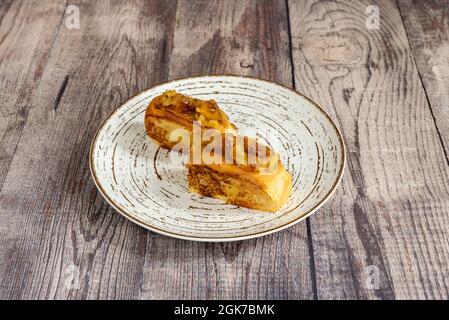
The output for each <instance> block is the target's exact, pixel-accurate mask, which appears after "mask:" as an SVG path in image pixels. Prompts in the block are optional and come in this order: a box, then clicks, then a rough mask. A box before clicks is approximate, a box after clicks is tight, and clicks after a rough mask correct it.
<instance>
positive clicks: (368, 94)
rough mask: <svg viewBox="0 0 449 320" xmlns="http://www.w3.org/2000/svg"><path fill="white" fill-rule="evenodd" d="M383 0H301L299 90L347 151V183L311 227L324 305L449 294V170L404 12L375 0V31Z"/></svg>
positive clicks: (294, 15) (295, 33) (293, 10)
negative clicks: (374, 281)
mask: <svg viewBox="0 0 449 320" xmlns="http://www.w3.org/2000/svg"><path fill="white" fill-rule="evenodd" d="M404 2H405V1H404ZM372 3H373V1H357V2H355V1H349V0H345V1H339V2H327V1H315V0H309V1H305V2H302V1H301V2H299V1H294V0H290V1H289V12H290V20H291V33H292V44H293V57H294V69H295V79H296V86H297V89H298V90H299V91H302V92H304V93H305V94H307V95H309V96H311V97H312V98H314V99H315V100H317V101H319V102H320V103H321V104H322V105H323V107H324V108H325V109H326V110H327V111H328V112H329V113H330V114H331V115H332V117H333V118H334V119H336V120H337V122H338V125H339V127H340V128H341V130H342V133H343V135H344V138H345V141H346V144H347V156H348V160H347V170H346V173H345V175H344V178H343V182H342V186H341V187H340V188H339V189H338V191H337V193H336V194H335V196H334V197H333V198H332V200H331V201H330V202H329V203H328V204H327V205H326V206H325V208H324V209H322V210H320V212H318V213H317V214H316V215H314V216H312V217H311V220H310V224H311V232H312V237H313V249H314V250H313V252H314V261H315V266H316V276H317V288H318V292H317V294H318V298H320V299H325V298H349V299H354V298H373V299H375V298H384V299H393V298H397V299H402V298H413V299H416V298H429V299H430V298H437V299H447V298H448V297H449V278H448V277H447V275H448V262H449V243H448V241H447V239H448V228H447V225H448V222H449V179H448V177H449V170H448V165H447V162H446V160H445V156H444V152H443V148H442V146H441V143H440V139H439V137H438V134H437V131H436V129H435V124H434V121H433V118H432V114H431V113H430V110H429V105H428V103H427V100H426V96H425V93H424V90H423V87H422V85H421V82H420V78H419V75H418V71H417V69H416V66H415V63H414V59H413V55H412V52H411V50H410V48H409V44H408V41H407V36H406V32H405V30H404V27H403V24H402V20H401V16H400V13H399V10H398V8H397V6H396V4H395V2H393V1H387V0H385V1H384V0H381V1H375V4H376V5H377V6H378V7H379V9H380V14H381V15H380V17H381V18H380V19H381V20H380V28H379V29H368V28H367V27H366V24H365V22H366V19H367V17H368V15H367V14H366V9H367V7H368V6H369V5H371V4H372ZM369 266H374V267H372V268H373V269H369V268H368V267H369ZM367 268H368V269H367ZM376 268H377V270H378V271H379V276H380V286H379V289H376V287H375V286H374V287H373V286H371V284H370V282H369V280H370V278H369V277H368V273H369V272H373V270H374V269H376ZM367 282H368V285H367Z"/></svg>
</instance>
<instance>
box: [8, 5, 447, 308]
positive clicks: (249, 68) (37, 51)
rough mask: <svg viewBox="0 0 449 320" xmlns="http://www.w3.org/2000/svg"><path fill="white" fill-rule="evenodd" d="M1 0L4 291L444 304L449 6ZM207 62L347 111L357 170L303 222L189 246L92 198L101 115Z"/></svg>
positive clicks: (48, 295)
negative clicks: (92, 160) (92, 147)
mask: <svg viewBox="0 0 449 320" xmlns="http://www.w3.org/2000/svg"><path fill="white" fill-rule="evenodd" d="M0 3H1V4H0V84H1V93H0V101H1V109H0V188H1V192H0V297H1V298H32V299H36V298H39V299H54V298H68V299H79V298H81V299H85V298H87V299H97V298H101V299H113V298H120V299H122V298H123V299H152V298H173V299H216V298H220V299H233V298H241V299H245V298H249V299H265V298H269V299H403V298H406V299H408V298H413V299H417V298H420V299H448V298H449V270H448V269H449V239H448V236H449V232H448V230H449V179H448V177H449V157H448V153H449V102H448V101H449V1H447V0H446V1H428V2H426V1H409V0H399V1H397V2H395V1H388V0H385V1H384V0H365V1H350V0H340V1H338V2H332V1H319V0H316V1H315V0H310V1H301V0H289V1H284V0H279V1H276V0H275V1H262V0H260V1H259V0H244V1H241V0H239V1H234V0H228V1H196V0H195V1H187V0H178V1H127V2H125V1H79V0H73V1H67V2H66V1H65V0H46V1H38V0H23V1H10V0H6V1H1V2H0ZM371 4H374V5H376V6H377V8H378V9H379V13H380V19H379V21H378V22H379V24H378V27H379V28H378V29H376V26H377V25H376V16H375V15H376V9H375V8H374V9H373V7H369V8H368V6H369V5H371ZM69 5H75V6H76V7H73V6H69ZM77 10H79V18H80V20H79V22H80V23H79V29H78V28H77V25H76V18H77ZM373 10H374V11H373ZM373 15H374V16H373ZM74 19H75V20H74ZM373 19H374V20H373ZM210 73H223V74H241V75H251V76H256V77H260V78H263V79H269V80H273V81H276V82H279V83H281V84H284V85H287V86H290V87H293V88H295V89H296V90H298V91H301V92H303V93H305V94H306V95H309V96H310V97H312V98H313V99H315V100H316V101H319V102H320V103H321V104H322V106H323V107H324V108H325V109H326V110H327V111H328V112H329V113H330V114H331V116H332V117H333V118H334V119H335V120H336V121H337V123H338V125H339V127H340V128H341V130H342V133H343V136H344V138H345V141H346V144H347V170H346V172H345V175H344V177H343V180H342V183H341V185H340V187H339V188H338V191H337V192H336V194H335V195H334V196H333V197H332V199H331V200H330V201H329V202H328V203H327V204H326V205H325V206H324V207H323V208H322V209H321V210H319V211H318V212H317V213H316V214H314V215H313V216H312V217H310V218H309V219H307V221H306V222H303V223H299V224H297V225H295V226H293V227H291V228H288V229H287V230H285V231H282V232H278V233H276V234H273V235H270V236H266V237H262V238H258V239H254V240H248V241H241V242H235V243H215V244H212V243H195V242H188V241H181V240H175V239H171V238H168V237H165V236H161V235H158V234H155V233H152V232H148V231H146V230H145V229H143V228H140V227H138V226H137V225H134V224H133V223H131V222H128V221H127V220H126V219H124V218H122V216H120V215H119V214H117V213H116V212H115V211H114V210H113V209H112V208H111V207H110V206H109V205H108V204H107V203H106V202H105V201H104V200H103V198H102V197H101V195H100V194H99V193H98V192H97V190H96V188H95V186H94V183H93V181H92V179H91V177H90V172H89V166H88V151H89V143H90V141H91V139H92V137H93V135H94V132H95V130H96V128H97V127H98V126H99V124H100V122H101V121H102V120H103V119H104V118H105V117H106V116H107V115H108V114H109V112H110V111H111V110H113V109H114V108H115V107H117V106H119V105H120V104H121V103H122V102H124V101H126V100H127V99H128V98H129V97H131V96H133V95H134V94H136V93H138V92H140V91H141V90H143V89H146V88H148V87H151V86H153V85H155V84H158V83H160V82H164V81H166V80H168V79H174V78H179V77H185V76H193V75H202V74H210ZM377 276H378V279H379V282H376V279H377V278H376V277H377Z"/></svg>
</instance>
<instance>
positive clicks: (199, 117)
mask: <svg viewBox="0 0 449 320" xmlns="http://www.w3.org/2000/svg"><path fill="white" fill-rule="evenodd" d="M161 119H163V120H165V121H166V122H171V123H172V124H173V125H178V127H182V128H185V129H187V130H188V131H190V132H191V131H192V126H193V123H194V122H195V121H196V122H198V123H199V124H200V125H201V127H202V128H211V129H216V130H218V131H220V132H225V131H231V132H235V131H236V128H235V126H234V125H233V124H232V123H231V122H230V121H229V118H228V116H227V115H226V114H225V113H224V112H223V111H222V110H221V109H220V108H219V107H218V105H217V103H216V102H215V101H214V100H200V99H196V98H193V97H189V96H186V95H183V94H180V93H177V92H176V91H174V90H169V91H165V92H164V93H163V94H161V95H159V96H157V97H155V98H153V100H151V102H150V104H149V105H148V108H147V110H146V112H145V127H146V130H147V133H148V135H149V136H150V137H152V138H153V139H155V140H156V141H157V142H159V144H160V145H161V146H163V147H166V148H167V147H168V148H170V146H171V147H173V145H174V143H172V142H170V141H169V139H167V135H169V134H170V132H168V130H166V129H164V130H165V135H164V136H162V132H163V131H161V130H158V129H157V128H155V127H160V124H159V122H160V121H161Z"/></svg>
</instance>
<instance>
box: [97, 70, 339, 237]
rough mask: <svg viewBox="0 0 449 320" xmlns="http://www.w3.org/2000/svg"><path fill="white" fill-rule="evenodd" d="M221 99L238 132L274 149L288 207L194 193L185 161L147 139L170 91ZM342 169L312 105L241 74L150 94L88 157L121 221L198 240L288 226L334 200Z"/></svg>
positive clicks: (103, 134) (121, 114) (126, 108)
mask: <svg viewBox="0 0 449 320" xmlns="http://www.w3.org/2000/svg"><path fill="white" fill-rule="evenodd" d="M169 89H175V90H176V91H178V92H180V93H184V94H187V95H192V96H195V97H198V98H201V99H215V100H216V101H217V103H218V105H219V106H220V107H221V108H222V109H223V111H224V112H226V114H227V115H228V116H229V118H230V120H231V121H232V122H233V123H234V124H235V125H236V126H237V127H238V129H239V132H240V133H243V134H246V135H249V136H256V135H257V136H258V137H259V138H260V139H262V141H263V142H265V143H266V144H268V145H270V146H271V147H272V148H274V149H275V150H276V151H277V152H278V153H279V154H280V156H281V160H282V163H283V164H284V166H285V167H286V169H287V170H288V171H289V172H290V173H291V174H292V177H293V192H292V195H291V196H290V199H289V200H288V202H287V203H286V204H285V206H284V207H283V208H282V209H281V210H280V211H278V212H276V213H267V212H261V211H256V210H250V209H246V208H241V207H237V206H234V205H229V204H225V203H223V202H222V201H220V200H216V199H212V198H207V197H201V196H198V195H195V194H192V193H190V192H189V191H188V187H187V178H186V174H187V173H186V169H185V168H184V166H183V165H182V160H183V159H182V156H180V155H173V154H171V153H170V152H169V151H167V150H165V149H161V148H159V147H158V146H157V145H156V144H155V143H154V142H152V141H151V140H150V139H149V138H148V137H147V135H146V132H145V127H144V113H145V109H146V107H147V105H148V103H149V102H150V100H151V99H153V98H154V97H155V96H157V95H159V94H161V93H162V92H163V91H165V90H169ZM343 167H344V144H343V139H342V137H341V135H340V132H339V131H338V129H337V127H336V125H335V124H334V122H333V121H332V119H331V118H330V117H329V116H328V115H327V114H326V113H325V112H324V111H323V110H322V109H321V108H320V107H319V106H318V105H317V104H316V103H314V102H313V101H311V100H310V99H309V98H307V97H305V96H303V95H301V94H299V93H298V92H296V91H293V90H291V89H289V88H287V87H283V86H281V85H278V84H275V83H272V82H268V81H264V80H259V79H254V78H247V77H241V76H204V77H195V78H186V79H180V80H174V81H170V82H167V83H164V84H160V85H158V86H156V87H153V88H151V89H148V90H146V91H144V92H142V93H140V94H138V95H137V96H135V97H133V98H132V99H130V100H128V101H127V102H126V103H124V104H123V105H122V106H120V107H119V108H117V109H116V110H115V111H114V112H113V113H112V114H111V115H110V116H109V117H108V118H107V119H106V120H105V121H104V122H103V124H102V125H101V126H100V128H99V129H98V131H97V133H96V135H95V137H94V140H93V142H92V145H91V150H90V168H91V172H92V176H93V179H94V181H95V183H96V185H97V187H98V189H99V190H100V192H101V194H102V195H103V196H104V197H105V198H106V200H107V201H108V202H109V203H110V204H111V205H112V206H113V207H114V208H115V209H116V210H117V211H118V212H120V213H121V214H122V215H124V216H125V217H126V218H128V219H130V220H131V221H133V222H135V223H137V224H139V225H141V226H142V227H145V228H147V229H149V230H152V231H155V232H158V233H161V234H164V235H168V236H172V237H175V238H181V239H188V240H197V241H232V240H242V239H249V238H255V237H259V236H263V235H266V234H270V233H273V232H275V231H279V230H282V229H284V228H286V227H288V226H291V225H293V224H295V223H297V222H299V221H301V220H302V219H304V218H306V217H307V216H308V215H310V214H311V213H313V212H314V211H315V210H317V209H318V208H319V207H320V206H321V205H323V203H324V202H325V201H326V200H327V199H328V198H329V197H330V195H331V194H332V193H333V191H334V190H335V188H336V187H337V184H338V183H339V181H340V179H341V176H342V173H343Z"/></svg>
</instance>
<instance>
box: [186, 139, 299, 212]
mask: <svg viewBox="0 0 449 320" xmlns="http://www.w3.org/2000/svg"><path fill="white" fill-rule="evenodd" d="M218 139H219V140H221V141H220V143H221V146H222V149H221V151H222V152H220V153H216V152H215V151H216V149H214V148H210V146H211V144H209V148H208V147H207V146H206V145H205V143H204V142H201V149H202V151H201V157H200V159H199V157H198V153H197V154H196V155H197V157H196V158H197V159H196V160H195V152H198V151H195V150H198V148H199V145H195V143H193V145H192V150H191V155H190V162H189V163H188V164H187V168H188V182H189V189H190V191H192V192H195V193H198V194H201V195H204V196H208V197H213V198H218V199H221V200H223V201H225V202H227V203H231V204H236V205H238V206H242V207H247V208H251V209H258V210H263V211H271V212H274V211H277V210H279V209H280V208H281V207H282V206H283V205H284V204H285V202H286V201H287V199H288V198H289V196H290V193H291V191H292V177H291V175H290V174H289V173H288V172H287V170H285V168H284V167H283V165H282V163H281V161H280V159H279V155H278V154H277V153H275V152H273V151H272V150H271V149H270V148H269V147H267V146H264V145H262V144H260V143H258V142H257V141H256V140H255V139H252V138H248V137H241V136H232V135H226V134H220V135H219V138H218ZM214 140H215V138H214ZM205 151H206V152H205ZM198 160H199V161H198ZM206 160H207V161H206Z"/></svg>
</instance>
